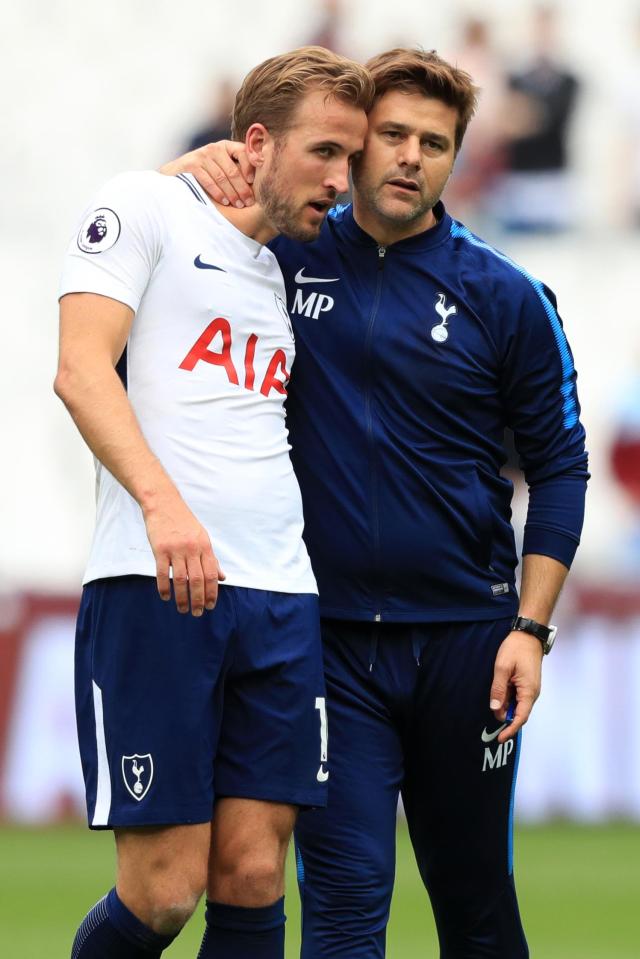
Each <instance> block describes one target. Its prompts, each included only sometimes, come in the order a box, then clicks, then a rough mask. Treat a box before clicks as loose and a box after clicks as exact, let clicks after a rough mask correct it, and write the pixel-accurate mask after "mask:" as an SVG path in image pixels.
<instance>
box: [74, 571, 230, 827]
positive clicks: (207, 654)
mask: <svg viewBox="0 0 640 959" xmlns="http://www.w3.org/2000/svg"><path fill="white" fill-rule="evenodd" d="M228 600H229V597H228V596H227V595H226V594H224V590H221V596H220V598H219V602H218V605H217V606H216V608H215V610H213V611H211V612H206V613H205V614H204V616H202V617H201V618H199V619H195V618H194V617H192V616H182V615H180V614H179V613H178V612H177V610H176V609H175V606H174V605H173V604H172V603H164V602H162V600H161V599H160V598H159V596H158V593H157V589H156V584H155V581H154V580H153V579H151V578H150V577H143V576H128V577H118V578H113V579H105V580H99V581H96V582H94V583H90V584H89V585H88V586H86V587H85V590H84V593H83V598H82V604H81V607H80V612H79V616H78V628H77V633H76V677H75V679H76V710H77V719H78V733H79V741H80V752H81V757H82V764H83V771H84V775H85V782H86V786H87V808H88V815H89V823H90V825H91V826H92V827H94V828H105V827H112V826H145V825H147V826H148V825H160V824H178V823H194V822H203V823H204V822H209V821H210V820H211V815H212V811H213V787H214V783H213V756H214V754H215V749H216V743H217V738H218V730H219V721H220V711H221V707H222V688H221V686H222V679H223V675H224V669H225V649H226V647H227V645H228V636H229V634H230V630H231V628H232V616H231V615H230V610H229V601H228Z"/></svg>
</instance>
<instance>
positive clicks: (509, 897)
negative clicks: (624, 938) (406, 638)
mask: <svg viewBox="0 0 640 959" xmlns="http://www.w3.org/2000/svg"><path fill="white" fill-rule="evenodd" d="M508 631H509V622H508V621H499V622H493V623H479V624H478V623H475V624H464V623H462V624H453V625H448V626H442V627H440V626H436V627H433V626H432V627H430V628H429V631H428V638H426V643H425V645H424V646H423V650H422V666H421V670H420V674H419V679H418V682H417V687H416V692H415V698H414V704H413V722H412V723H411V727H410V732H409V733H408V736H407V744H406V764H407V770H406V778H405V782H404V784H403V790H402V795H403V800H404V806H405V811H406V814H407V820H408V825H409V830H410V834H411V839H412V842H413V845H414V849H415V852H416V859H417V861H418V866H419V869H420V873H421V875H422V877H423V880H424V882H425V884H426V886H427V889H428V891H429V895H430V897H431V902H432V906H433V909H434V915H435V918H436V923H437V926H438V933H439V936H440V943H441V949H442V956H443V959H476V957H478V959H479V957H491V959H519V957H523V956H526V955H527V952H526V943H525V940H524V935H523V932H522V927H521V925H520V918H519V913H518V907H517V902H516V897H515V889H514V885H513V875H512V874H513V861H512V848H513V847H512V834H513V797H514V790H515V778H516V772H517V766H518V757H519V750H520V739H519V738H518V739H517V740H516V741H515V742H514V741H513V740H509V741H508V742H507V743H506V744H504V745H500V744H498V743H497V742H496V740H495V737H494V736H493V734H494V732H495V730H496V729H497V728H498V726H499V724H498V723H497V722H496V720H495V718H494V716H493V713H492V712H491V710H490V709H489V692H490V688H491V680H492V676H493V666H494V661H495V656H496V653H497V650H498V647H499V645H500V643H501V642H502V640H503V639H504V637H505V636H506V635H507V633H508Z"/></svg>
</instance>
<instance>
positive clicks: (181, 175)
mask: <svg viewBox="0 0 640 959" xmlns="http://www.w3.org/2000/svg"><path fill="white" fill-rule="evenodd" d="M176 176H177V177H178V179H179V180H182V182H183V183H184V184H186V186H188V187H189V189H190V190H191V192H192V193H193V195H194V197H195V198H196V200H197V201H198V202H199V203H204V205H205V206H206V205H207V203H206V200H203V199H202V197H201V196H200V194H199V193H198V191H197V190H196V188H195V187H194V185H193V183H192V182H191V180H188V179H187V178H186V176H185V175H184V173H176Z"/></svg>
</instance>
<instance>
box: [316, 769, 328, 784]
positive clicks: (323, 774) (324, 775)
mask: <svg viewBox="0 0 640 959" xmlns="http://www.w3.org/2000/svg"><path fill="white" fill-rule="evenodd" d="M328 778H329V770H328V769H323V768H322V766H320V769H319V770H318V775H317V776H316V779H317V780H318V782H319V783H326V781H327V779H328Z"/></svg>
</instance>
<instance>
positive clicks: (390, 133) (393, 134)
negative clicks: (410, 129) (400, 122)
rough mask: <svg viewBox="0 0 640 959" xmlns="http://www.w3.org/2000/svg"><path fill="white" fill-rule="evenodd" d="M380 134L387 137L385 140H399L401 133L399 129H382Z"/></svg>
mask: <svg viewBox="0 0 640 959" xmlns="http://www.w3.org/2000/svg"><path fill="white" fill-rule="evenodd" d="M382 135H383V136H385V137H386V138H387V140H395V141H397V140H399V139H400V137H401V136H402V134H401V133H400V131H399V130H383V132H382Z"/></svg>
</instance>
